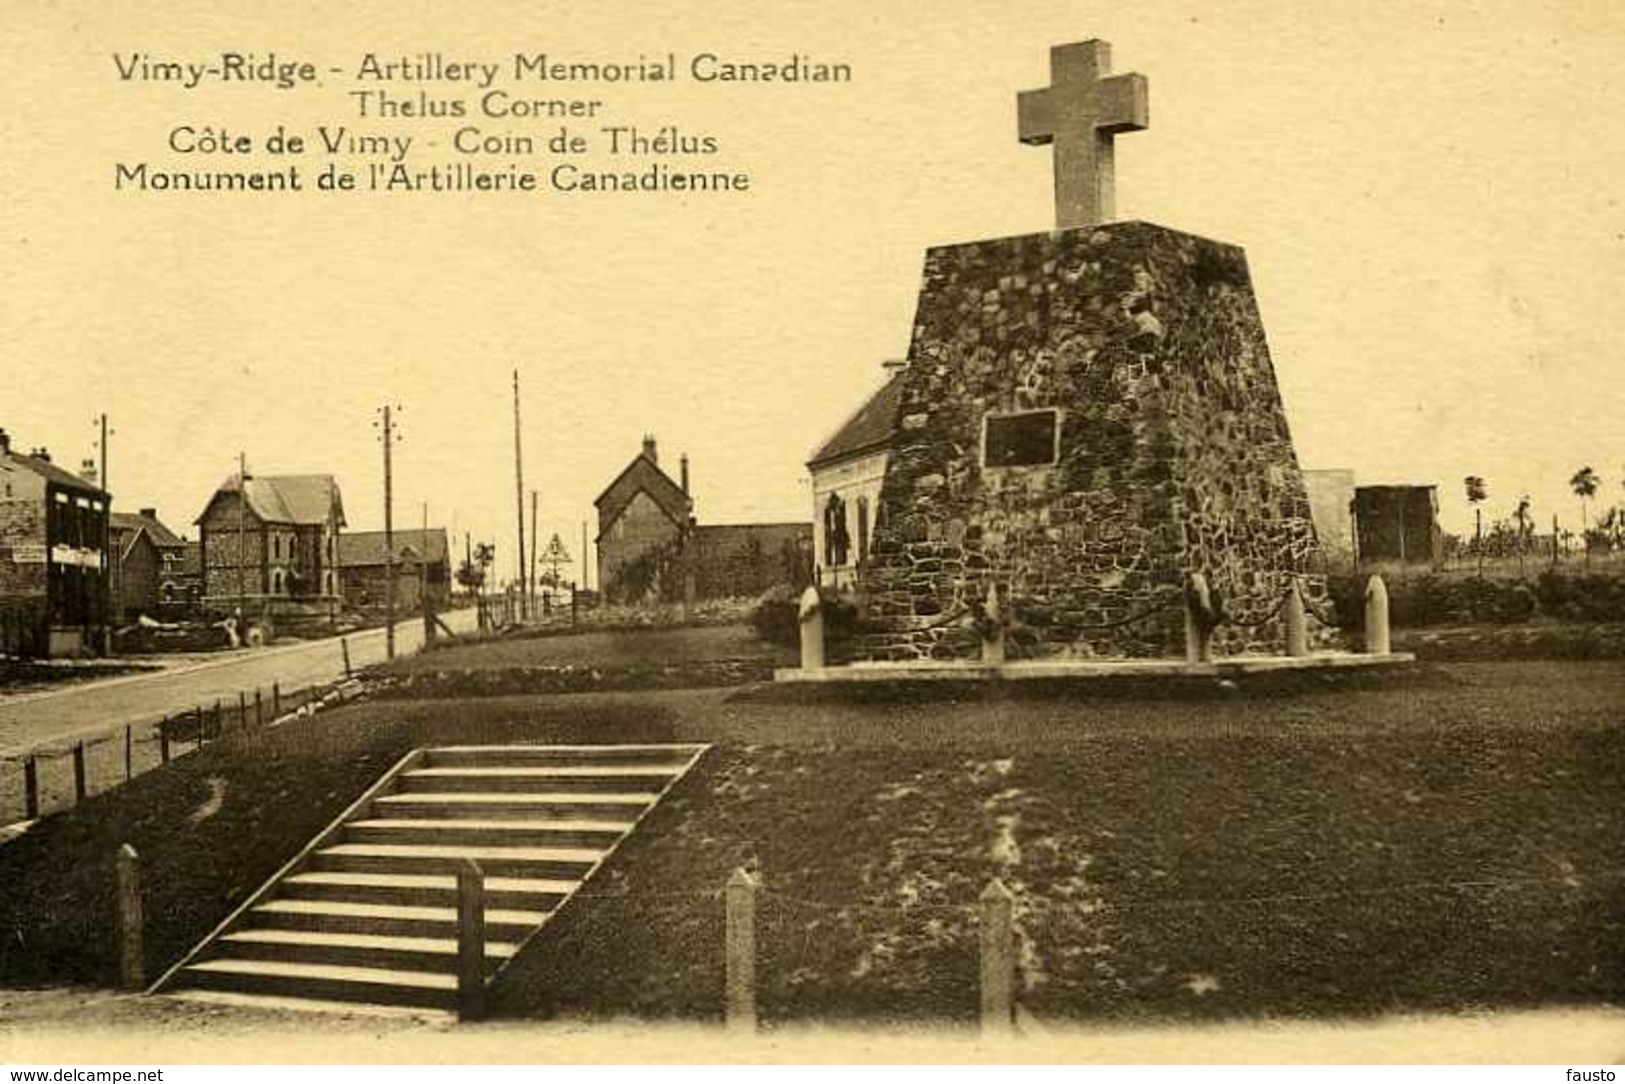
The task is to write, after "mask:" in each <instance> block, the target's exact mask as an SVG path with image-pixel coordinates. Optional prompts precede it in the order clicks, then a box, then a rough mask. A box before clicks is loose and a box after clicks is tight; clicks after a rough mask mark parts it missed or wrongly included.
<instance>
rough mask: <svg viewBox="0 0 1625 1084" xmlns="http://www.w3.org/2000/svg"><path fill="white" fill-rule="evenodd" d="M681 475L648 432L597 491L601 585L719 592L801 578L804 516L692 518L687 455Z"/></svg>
mask: <svg viewBox="0 0 1625 1084" xmlns="http://www.w3.org/2000/svg"><path fill="white" fill-rule="evenodd" d="M680 462H681V469H680V471H679V478H677V479H674V478H672V477H671V475H669V474H667V473H666V472H665V471H664V470H662V469H661V466H660V453H659V449H658V447H657V446H656V444H655V439H654V438H653V437H648V436H646V437H644V438H643V450H642V451H641V452H639V453H638V455H636V456H634V457H633V459H632V461H631V462H629V463H628V464H627V465H626V466H625V468H623V469H622V470H621V472H620V473H619V474H617V475H616V476H615V479H614V480H613V481H612V482H610V484H609V485H608V486H607V487H605V489H604V491H603V493H601V494H599V496H598V499H597V500H596V501H594V502H593V503H594V505H595V506H596V507H597V509H598V538H597V544H598V585H599V589H600V590H601V591H602V592H603V593H604V595H605V597H606V598H609V599H611V600H615V601H627V602H639V601H644V600H652V599H661V598H664V599H668V600H672V599H685V600H693V599H699V598H721V597H727V596H748V595H754V594H759V593H761V592H762V591H765V590H766V589H767V588H769V587H772V586H774V585H775V584H780V583H789V584H791V585H797V584H800V583H804V582H805V579H806V576H805V574H804V572H803V570H804V569H805V568H806V567H807V566H808V565H809V561H808V556H809V552H808V551H809V550H810V549H811V537H812V536H811V530H810V529H809V527H808V525H807V524H806V523H734V524H706V525H704V526H702V525H700V524H699V523H697V522H696V519H695V515H694V499H693V497H692V496H690V494H689V476H688V456H686V455H685V456H683V457H682V459H681V461H680Z"/></svg>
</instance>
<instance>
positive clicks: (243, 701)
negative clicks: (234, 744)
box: [237, 689, 248, 730]
mask: <svg viewBox="0 0 1625 1084" xmlns="http://www.w3.org/2000/svg"><path fill="white" fill-rule="evenodd" d="M247 728H248V694H247V693H245V692H243V691H242V690H241V689H239V690H238V691H237V729H238V730H246V729H247Z"/></svg>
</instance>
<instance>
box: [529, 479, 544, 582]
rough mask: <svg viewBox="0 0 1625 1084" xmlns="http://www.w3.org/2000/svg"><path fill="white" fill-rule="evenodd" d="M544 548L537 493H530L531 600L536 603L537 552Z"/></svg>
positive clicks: (533, 491) (532, 491)
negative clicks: (537, 525) (539, 528)
mask: <svg viewBox="0 0 1625 1084" xmlns="http://www.w3.org/2000/svg"><path fill="white" fill-rule="evenodd" d="M541 548H542V540H541V537H540V536H539V535H537V533H536V491H535V490H534V489H533V490H531V491H530V581H529V582H530V592H529V596H530V600H531V602H532V603H533V604H534V603H535V601H536V551H537V550H539V549H541Z"/></svg>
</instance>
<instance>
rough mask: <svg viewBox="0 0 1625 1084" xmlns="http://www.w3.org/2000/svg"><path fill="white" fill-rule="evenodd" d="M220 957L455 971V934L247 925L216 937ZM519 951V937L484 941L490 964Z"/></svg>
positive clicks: (392, 968)
mask: <svg viewBox="0 0 1625 1084" xmlns="http://www.w3.org/2000/svg"><path fill="white" fill-rule="evenodd" d="M218 951H219V953H220V954H221V955H220V957H219V958H223V959H232V960H279V961H285V962H290V963H310V964H324V965H332V966H339V967H367V968H381V969H388V970H398V971H425V972H427V971H433V972H448V971H449V972H453V973H455V972H456V970H457V940H456V938H454V937H393V936H385V935H379V934H367V933H328V932H326V931H322V930H282V929H248V930H237V931H235V932H233V933H228V934H226V935H225V936H223V937H222V938H220V941H219V942H218ZM518 951H519V943H518V942H517V941H487V942H486V943H485V957H486V963H487V966H488V968H490V969H494V968H495V966H496V965H497V964H498V963H500V962H501V961H503V960H506V959H508V958H509V957H510V956H512V955H513V954H514V953H516V952H518Z"/></svg>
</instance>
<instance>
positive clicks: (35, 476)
mask: <svg viewBox="0 0 1625 1084" xmlns="http://www.w3.org/2000/svg"><path fill="white" fill-rule="evenodd" d="M110 501H111V498H110V497H109V496H108V494H107V493H106V492H105V491H104V490H102V489H101V488H100V487H99V486H97V485H96V484H95V483H93V482H90V481H87V480H86V479H84V478H80V477H78V476H77V475H74V474H72V473H70V472H68V471H65V470H63V469H62V468H61V467H58V466H56V465H55V464H53V463H52V462H51V457H50V454H49V453H48V452H46V451H45V450H44V449H43V448H41V449H37V450H36V451H35V452H33V454H31V455H22V454H21V453H18V452H13V451H12V450H11V439H10V437H9V436H7V435H6V432H5V430H3V429H0V651H4V652H5V653H8V654H17V655H34V656H43V655H52V656H60V655H76V654H79V653H81V652H84V651H89V650H99V649H100V647H101V646H102V644H103V643H104V642H105V639H104V638H105V635H106V632H107V614H106V613H105V612H104V606H105V603H104V588H105V577H106V563H105V560H106V558H105V555H106V553H107V530H108V523H107V509H108V504H109V502H110Z"/></svg>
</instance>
